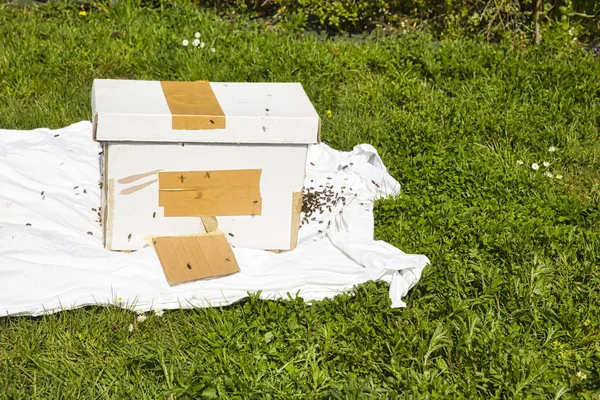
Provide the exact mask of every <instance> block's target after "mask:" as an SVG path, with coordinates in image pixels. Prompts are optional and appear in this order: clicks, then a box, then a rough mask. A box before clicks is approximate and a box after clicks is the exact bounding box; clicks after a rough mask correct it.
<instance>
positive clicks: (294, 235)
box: [290, 192, 302, 250]
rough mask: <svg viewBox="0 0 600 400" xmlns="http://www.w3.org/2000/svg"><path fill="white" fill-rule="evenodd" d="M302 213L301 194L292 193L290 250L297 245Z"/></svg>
mask: <svg viewBox="0 0 600 400" xmlns="http://www.w3.org/2000/svg"><path fill="white" fill-rule="evenodd" d="M301 213H302V192H292V228H291V232H290V250H292V249H295V248H296V245H297V244H298V230H299V229H300V214H301Z"/></svg>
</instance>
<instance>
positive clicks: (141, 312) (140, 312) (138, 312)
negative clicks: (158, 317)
mask: <svg viewBox="0 0 600 400" xmlns="http://www.w3.org/2000/svg"><path fill="white" fill-rule="evenodd" d="M145 313H146V311H144V309H143V308H140V309H139V310H137V315H142V314H145Z"/></svg>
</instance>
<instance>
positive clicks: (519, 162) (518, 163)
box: [517, 160, 525, 165]
mask: <svg viewBox="0 0 600 400" xmlns="http://www.w3.org/2000/svg"><path fill="white" fill-rule="evenodd" d="M523 164H525V163H524V162H523V160H517V165H523Z"/></svg>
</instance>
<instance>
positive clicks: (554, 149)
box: [548, 146, 556, 153]
mask: <svg viewBox="0 0 600 400" xmlns="http://www.w3.org/2000/svg"><path fill="white" fill-rule="evenodd" d="M548 151H549V152H550V153H554V152H555V151H556V147H554V146H550V147H548Z"/></svg>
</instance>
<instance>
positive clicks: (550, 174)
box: [546, 172, 554, 178]
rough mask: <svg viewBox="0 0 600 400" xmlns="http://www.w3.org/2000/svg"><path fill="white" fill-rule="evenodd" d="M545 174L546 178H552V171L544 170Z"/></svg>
mask: <svg viewBox="0 0 600 400" xmlns="http://www.w3.org/2000/svg"><path fill="white" fill-rule="evenodd" d="M546 176H547V177H548V178H554V175H552V173H551V172H546Z"/></svg>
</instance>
